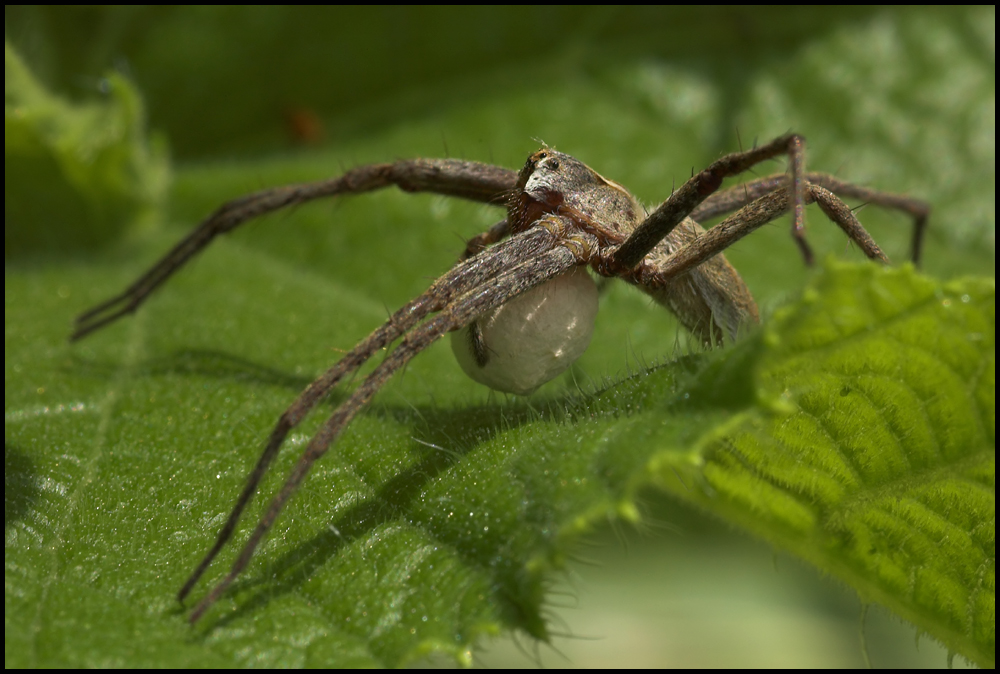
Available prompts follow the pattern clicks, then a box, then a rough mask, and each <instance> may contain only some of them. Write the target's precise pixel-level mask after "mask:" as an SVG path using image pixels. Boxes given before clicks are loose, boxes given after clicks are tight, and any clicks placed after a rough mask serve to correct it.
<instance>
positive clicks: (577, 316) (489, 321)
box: [451, 267, 597, 395]
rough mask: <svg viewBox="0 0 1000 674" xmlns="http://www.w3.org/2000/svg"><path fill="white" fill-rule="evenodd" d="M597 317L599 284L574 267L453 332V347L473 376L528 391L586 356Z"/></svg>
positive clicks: (501, 388) (483, 381)
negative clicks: (584, 354)
mask: <svg viewBox="0 0 1000 674" xmlns="http://www.w3.org/2000/svg"><path fill="white" fill-rule="evenodd" d="M596 316H597V286H596V284H595V283H594V280H593V279H592V278H591V277H590V274H589V273H588V272H587V270H586V269H585V268H584V267H576V268H575V269H573V270H572V271H569V272H567V273H565V274H563V275H562V276H558V277H556V278H554V279H552V280H551V281H549V282H548V283H545V284H543V285H540V286H538V287H536V288H532V289H531V290H529V291H527V292H525V293H523V294H521V295H518V296H517V297H515V298H514V299H512V300H510V301H509V302H507V303H506V304H504V305H502V306H500V307H498V308H496V309H494V310H493V311H491V312H488V313H486V314H484V315H482V316H479V317H478V318H477V319H476V321H475V324H474V325H475V326H476V327H475V328H473V327H472V326H471V325H467V326H465V327H464V328H462V329H461V330H458V331H456V332H453V333H451V348H452V351H453V352H454V353H455V358H456V360H458V364H459V365H460V366H461V367H462V370H464V371H465V373H466V374H467V375H469V376H470V377H471V378H472V379H474V380H475V381H477V382H479V383H480V384H484V385H486V386H489V387H490V388H491V389H494V390H497V391H503V392H504V393H516V394H518V395H528V394H529V393H532V392H534V391H535V390H536V389H537V388H538V387H539V386H541V385H542V384H544V383H546V382H548V381H551V380H552V379H554V378H555V377H557V376H559V375H560V374H562V373H563V372H565V371H566V369H567V368H569V366H570V365H572V364H573V363H574V362H575V361H576V359H577V358H579V357H580V356H582V355H583V352H584V351H586V350H587V346H589V345H590V337H591V335H592V334H593V332H594V319H595V317H596ZM476 333H478V334H476ZM476 342H478V344H477V343H476Z"/></svg>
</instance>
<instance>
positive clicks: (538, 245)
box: [179, 217, 593, 622]
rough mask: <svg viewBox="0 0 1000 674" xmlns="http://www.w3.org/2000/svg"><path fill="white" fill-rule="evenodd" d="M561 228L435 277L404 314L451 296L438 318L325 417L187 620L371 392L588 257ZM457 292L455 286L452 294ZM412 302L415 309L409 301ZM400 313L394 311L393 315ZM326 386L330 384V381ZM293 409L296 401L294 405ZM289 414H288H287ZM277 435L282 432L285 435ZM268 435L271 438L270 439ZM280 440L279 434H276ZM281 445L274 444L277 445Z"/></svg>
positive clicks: (243, 561) (357, 358)
mask: <svg viewBox="0 0 1000 674" xmlns="http://www.w3.org/2000/svg"><path fill="white" fill-rule="evenodd" d="M567 229H571V228H568V226H567V223H566V221H565V219H562V218H558V217H549V218H546V219H545V220H544V221H540V222H539V223H537V224H536V225H535V226H533V227H532V228H531V229H530V230H528V231H526V232H522V233H521V234H520V235H518V236H515V237H513V238H512V239H510V240H508V241H506V242H504V243H503V244H501V245H500V246H497V247H495V248H494V249H491V250H490V251H487V252H486V254H485V255H483V256H482V257H480V258H476V259H474V260H469V261H468V262H467V263H462V264H460V265H459V266H458V267H456V269H455V270H452V272H451V273H449V274H447V275H446V276H445V277H443V278H442V279H440V280H439V281H438V282H437V283H435V286H434V287H432V289H431V290H430V291H428V293H425V295H424V296H421V298H418V299H417V300H415V303H418V304H421V309H420V310H419V311H410V312H405V311H404V313H409V314H410V315H414V314H419V316H417V317H416V318H415V319H414V322H417V321H419V320H422V319H424V318H425V317H426V316H427V314H428V313H430V312H431V311H433V310H435V309H433V308H431V306H432V305H430V304H428V303H426V302H425V303H421V299H422V298H424V297H426V296H435V297H438V298H440V297H441V294H442V292H443V289H444V288H448V289H450V290H451V291H453V292H451V294H450V298H451V300H450V301H448V302H447V304H446V305H445V306H444V307H437V308H440V311H439V312H438V313H437V315H435V316H433V317H431V318H428V319H427V320H426V321H424V322H423V323H421V324H419V325H416V327H414V328H413V329H412V330H409V331H408V332H406V334H405V335H404V336H403V339H402V342H401V343H400V344H399V346H398V347H396V349H394V350H393V351H392V352H391V353H390V354H389V355H388V356H386V358H385V360H383V361H382V363H380V364H379V365H378V367H376V368H375V370H374V371H373V372H372V373H371V374H370V375H369V376H368V377H367V378H366V379H365V380H364V381H363V382H362V383H361V385H360V386H358V387H357V388H356V389H355V390H354V391H353V392H352V393H351V395H350V396H349V397H348V398H347V400H346V401H345V402H344V403H343V404H342V405H340V407H338V408H337V409H336V410H334V412H333V414H331V416H330V417H329V419H328V420H327V421H326V423H325V424H324V425H323V427H322V428H321V429H320V430H319V432H318V433H317V434H316V435H315V436H313V438H312V440H311V441H310V442H309V445H308V446H307V447H306V450H305V451H304V452H303V454H302V456H301V457H300V459H299V461H298V463H297V464H296V465H295V467H294V468H293V469H292V472H291V474H290V475H289V477H288V479H287V480H286V481H285V484H284V486H283V487H282V489H281V491H280V492H279V493H278V495H277V496H275V498H274V499H273V500H272V501H271V504H270V506H269V507H268V509H267V512H266V513H265V514H264V516H263V517H262V518H261V520H260V522H259V523H258V524H257V527H256V528H255V529H254V531H253V533H252V534H251V536H250V538H249V540H248V541H247V542H246V544H245V545H244V546H243V550H242V551H241V552H240V554H239V556H238V557H237V558H236V561H235V562H233V565H232V568H231V569H230V572H229V573H228V574H227V575H226V576H225V577H224V578H223V579H222V580H221V581H220V582H219V583H218V584H217V585H216V586H215V587H213V588H212V590H211V591H210V592H209V593H208V594H207V595H206V596H205V597H204V598H203V599H202V600H201V602H199V604H198V606H197V607H196V608H195V609H194V611H193V612H192V613H191V616H190V621H191V622H195V621H196V620H198V618H200V617H201V616H202V615H203V614H204V612H205V611H206V610H207V609H208V608H209V607H211V605H212V604H214V603H215V601H216V600H217V599H218V598H219V597H220V596H222V593H223V592H225V590H226V588H228V587H229V586H230V585H231V584H232V582H233V580H235V579H236V577H237V576H238V575H239V574H240V573H241V572H242V571H243V569H244V568H246V566H247V564H249V563H250V560H251V558H252V557H253V554H254V551H255V550H256V549H257V546H258V545H260V542H261V541H262V540H263V539H264V536H265V535H266V534H267V532H268V531H269V530H270V528H271V526H272V525H273V524H274V522H275V520H276V519H277V517H278V515H279V514H280V513H281V510H282V509H283V508H284V506H285V504H286V503H287V502H288V500H289V499H290V498H291V497H292V495H293V494H294V493H295V492H296V491H297V490H298V488H299V485H300V484H301V483H302V481H303V480H304V479H305V478H306V476H307V475H308V473H309V471H310V470H311V469H312V466H313V464H314V463H315V462H316V461H317V460H318V459H319V458H320V457H321V456H323V455H324V454H325V453H326V452H327V450H328V449H329V448H330V445H331V444H332V443H333V442H334V441H335V440H336V438H337V436H338V435H339V434H340V433H341V432H342V431H343V430H344V428H346V426H347V425H348V424H349V423H350V422H351V420H352V419H353V418H354V416H355V415H357V413H358V412H359V411H360V410H361V409H362V408H364V406H365V405H367V404H368V403H369V402H370V401H371V399H372V397H374V395H375V393H376V392H378V390H379V389H380V388H381V387H382V386H383V385H384V384H385V383H386V381H388V380H389V378H390V377H392V376H393V374H395V373H396V372H397V371H398V370H399V369H400V368H402V367H403V366H404V365H405V364H406V363H407V362H409V361H410V360H411V359H412V358H413V357H414V356H416V355H417V354H418V353H420V352H421V351H423V350H424V349H426V348H427V347H428V346H430V345H431V344H432V343H433V342H435V341H436V340H438V339H440V338H441V337H442V336H444V335H445V334H446V333H448V332H451V331H454V330H457V329H459V328H461V327H462V326H464V325H467V324H468V323H469V322H470V321H472V320H473V319H474V318H475V317H476V316H478V315H482V314H484V313H488V312H490V311H491V310H493V309H496V308H497V307H499V306H501V305H503V304H504V303H505V302H509V301H510V300H511V299H514V298H516V297H517V296H518V295H520V294H522V293H524V292H525V291H528V290H530V289H531V288H534V287H536V286H538V285H541V284H544V283H545V282H546V281H549V280H551V279H553V278H555V277H558V276H559V275H561V274H563V273H565V272H567V271H568V270H570V269H572V268H573V267H574V266H577V265H579V264H581V263H582V262H584V261H585V260H586V259H587V258H588V257H589V254H590V250H589V249H591V248H593V246H592V245H591V243H590V242H589V241H586V240H582V239H585V237H573V236H572V235H570V236H569V237H567V236H566V235H565V233H566V232H567ZM479 267H489V268H491V269H494V270H495V271H493V272H492V273H484V274H480V273H479V271H480V270H478V269H477V268H479ZM467 270H471V272H470V274H469V275H468V276H470V277H473V276H474V277H475V278H476V281H475V282H472V283H464V282H462V281H460V280H459V278H457V277H456V272H459V274H458V276H466V274H464V272H465V271H467ZM457 288H461V290H458V289H457ZM411 304H414V303H411ZM398 315H400V314H399V312H397V316H398ZM385 331H389V332H390V333H396V334H398V332H399V330H398V327H397V326H394V325H393V320H392V319H390V321H389V322H388V323H386V324H385V325H384V326H382V328H379V329H378V330H376V331H375V332H374V333H372V335H371V336H369V338H368V339H367V340H365V341H363V342H362V343H361V344H359V345H358V347H356V348H355V349H354V351H352V352H351V353H350V354H348V356H345V358H344V360H348V361H349V363H350V364H351V368H350V371H353V370H356V369H357V367H358V366H359V365H360V364H361V363H363V362H364V361H366V360H367V359H368V358H369V357H371V355H373V353H374V351H375V350H374V349H373V348H372V345H373V344H375V343H379V342H381V341H382V339H383V337H382V336H380V335H382V333H384V332H385ZM331 372H337V373H338V374H339V375H340V376H343V375H344V374H346V373H347V370H346V369H345V368H342V367H341V366H340V364H338V365H337V366H334V368H332V369H331V371H330V372H328V373H327V374H326V375H324V376H322V377H320V378H319V379H317V380H316V382H314V383H313V385H311V386H310V387H309V389H307V391H306V392H305V393H303V396H301V397H300V400H299V401H296V403H295V404H294V405H293V408H295V409H296V412H297V413H300V414H304V412H306V411H308V409H298V408H299V407H302V408H305V407H309V408H311V407H312V406H315V404H316V402H318V397H316V396H311V397H309V398H308V401H307V403H308V404H305V402H303V401H304V399H305V398H306V397H307V394H309V393H310V390H313V389H315V390H319V389H321V388H325V389H326V390H329V386H331V385H332V384H331V381H333V378H332V377H331V376H330V373H331ZM333 383H336V382H335V381H333ZM300 403H302V404H301V405H300ZM289 411H290V412H291V411H292V410H291V409H290V410H289ZM281 427H282V424H280V423H279V427H278V428H277V429H276V431H275V432H276V433H278V432H279V431H281ZM283 432H287V429H286V430H284V431H283ZM272 437H273V436H272ZM282 437H283V435H282ZM279 444H280V442H279ZM276 452H277V446H275V447H274V448H273V449H272V448H270V447H269V448H268V449H266V450H265V452H264V455H262V457H261V459H260V462H259V463H258V468H257V469H255V470H254V472H253V473H251V476H250V478H249V479H248V482H247V486H246V488H245V489H244V492H243V494H242V495H241V496H240V499H239V500H238V501H237V504H236V506H235V508H234V509H233V512H232V514H231V515H230V522H229V523H227V525H226V526H225V527H224V528H223V531H222V533H220V536H219V540H218V542H217V544H216V545H215V546H214V547H213V548H212V550H211V551H210V552H209V554H208V555H207V556H206V558H205V559H204V560H203V562H202V563H201V564H200V565H199V566H198V568H197V569H196V570H195V572H194V573H193V574H192V576H191V578H190V579H189V580H188V582H187V583H185V585H184V587H183V588H182V590H181V592H180V596H179V598H180V599H183V598H184V596H185V595H186V594H187V593H188V592H189V591H190V590H191V588H192V587H193V586H194V584H195V583H196V582H197V580H198V579H199V577H200V576H201V575H202V573H203V572H204V571H205V569H206V568H207V567H208V565H209V563H211V561H212V560H213V559H214V557H215V556H216V554H217V553H218V552H219V550H220V549H221V547H222V545H223V544H224V543H225V542H226V540H228V538H229V536H231V534H232V531H233V528H234V527H235V524H236V522H237V521H238V520H239V517H240V515H241V513H242V511H243V509H244V508H245V506H246V504H247V502H248V501H249V499H250V496H252V495H253V493H254V492H255V491H256V487H257V484H258V483H259V480H260V477H261V476H262V474H263V471H264V469H266V467H267V464H268V463H270V460H271V458H273V454H274V453H276ZM269 453H271V456H270V457H268V454H269Z"/></svg>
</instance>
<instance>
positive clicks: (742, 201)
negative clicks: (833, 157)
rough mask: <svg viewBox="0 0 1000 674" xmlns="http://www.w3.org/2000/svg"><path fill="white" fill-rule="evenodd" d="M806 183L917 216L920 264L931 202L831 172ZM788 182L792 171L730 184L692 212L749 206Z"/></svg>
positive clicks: (915, 250) (700, 215)
mask: <svg viewBox="0 0 1000 674" xmlns="http://www.w3.org/2000/svg"><path fill="white" fill-rule="evenodd" d="M806 183H808V184H811V185H819V186H820V187H823V188H826V189H827V190H829V191H831V192H833V193H834V194H836V195H837V196H838V197H848V198H850V199H861V200H862V201H864V202H865V203H868V204H873V205H875V206H879V207H881V208H887V209H892V210H898V211H902V212H904V213H906V214H907V215H909V216H910V217H912V218H913V233H912V239H911V243H910V259H911V260H912V261H913V263H914V264H915V265H917V266H919V265H920V257H921V252H922V250H923V238H924V233H925V231H926V228H927V220H928V218H929V216H930V206H928V205H927V204H926V203H925V202H923V201H921V200H919V199H914V198H913V197H910V196H907V195H905V194H894V193H892V192H885V191H882V190H876V189H872V188H870V187H863V186H861V185H855V184H852V183H849V182H846V181H844V180H841V179H840V178H837V177H835V176H832V175H830V174H829V173H812V172H810V173H806ZM787 184H788V175H787V174H785V173H775V174H773V175H769V176H766V177H763V178H757V179H755V180H750V181H747V182H745V183H741V184H739V185H736V186H734V187H729V188H727V189H725V190H721V191H719V192H716V193H715V194H713V195H711V196H710V197H708V198H707V199H705V201H703V202H702V203H701V204H700V205H699V206H698V207H697V208H695V209H694V211H692V212H691V219H692V220H695V221H697V222H702V221H704V220H710V219H711V218H714V217H718V216H720V215H725V214H726V213H731V212H732V211H735V210H736V209H738V208H741V207H743V206H745V205H746V204H748V203H750V202H751V201H753V200H754V199H757V198H760V197H761V196H763V195H765V194H767V193H768V192H773V191H774V190H776V189H778V188H780V187H784V186H785V185H787Z"/></svg>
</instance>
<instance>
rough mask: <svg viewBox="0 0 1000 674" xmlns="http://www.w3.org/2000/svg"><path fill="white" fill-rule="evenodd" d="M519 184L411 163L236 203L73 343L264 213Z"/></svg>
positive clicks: (507, 173) (484, 193)
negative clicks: (339, 199)
mask: <svg viewBox="0 0 1000 674" xmlns="http://www.w3.org/2000/svg"><path fill="white" fill-rule="evenodd" d="M516 181H517V172H516V171H511V170H509V169H504V168H500V167H497V166H491V165H489V164H480V163H478V162H469V161H460V160H457V159H409V160H402V161H397V162H394V163H392V164H370V165H368V166H359V167H358V168H355V169H352V170H350V171H348V172H347V173H345V174H344V175H342V176H340V177H338V178H332V179H329V180H321V181H318V182H313V183H304V184H300V185H286V186H284V187H276V188H273V189H268V190H263V191H261V192H256V193H254V194H250V195H247V196H243V197H240V198H238V199H233V200H232V201H229V202H227V203H225V204H223V205H222V206H221V207H220V208H219V209H218V210H217V211H216V212H215V213H213V214H212V215H211V216H209V217H208V219H206V220H205V221H203V222H202V223H201V224H200V225H198V227H196V228H195V229H194V231H192V232H191V233H190V234H188V235H187V236H186V237H185V238H184V239H182V240H181V241H180V242H179V243H178V244H177V245H176V246H174V248H173V249H172V250H171V251H170V252H169V253H167V254H166V255H165V256H163V258H161V259H160V260H159V261H158V262H157V263H156V264H154V265H153V266H152V267H151V268H150V269H149V270H148V271H147V272H146V273H145V274H143V275H142V276H140V277H139V279H138V280H136V281H135V283H133V284H132V285H131V286H129V287H128V288H127V289H126V290H125V291H124V292H123V293H121V294H120V295H116V296H115V297H112V298H111V299H109V300H107V301H106V302H103V303H101V304H98V305H97V306H95V307H93V308H92V309H90V310H88V311H86V312H84V313H82V314H81V315H80V316H78V317H77V319H76V323H75V329H74V331H73V334H72V335H71V336H70V341H76V340H78V339H80V338H82V337H85V336H86V335H89V334H90V333H91V332H94V331H95V330H97V329H99V328H102V327H104V326H105V325H107V324H109V323H112V322H113V321H115V320H117V319H119V318H121V317H122V316H124V315H125V314H130V313H133V312H134V311H135V310H136V309H137V308H138V307H139V306H140V305H141V304H142V303H143V302H144V301H145V300H146V298H147V297H149V295H150V294H151V293H152V292H153V291H154V290H156V288H158V287H159V286H160V285H161V284H163V283H164V282H165V281H166V280H167V279H169V278H170V277H171V276H172V275H173V274H174V272H176V271H177V270H178V269H180V268H181V267H182V266H183V265H184V264H185V263H186V262H187V261H188V260H190V259H191V258H192V257H194V256H195V255H196V254H198V253H199V252H200V251H201V250H202V249H203V248H205V247H206V246H207V245H208V244H209V243H211V242H212V240H213V239H214V238H215V237H216V236H218V235H219V234H224V233H225V232H229V231H231V230H233V229H235V228H236V227H239V226H240V225H242V224H243V223H244V222H247V221H248V220H251V219H253V218H256V217H257V216H260V215H264V214H265V213H270V212H272V211H276V210H278V209H281V208H285V207H287V206H292V205H295V204H301V203H305V202H307V201H311V200H313V199H319V198H321V197H329V196H335V195H338V194H360V193H362V192H370V191H372V190H377V189H381V188H383V187H388V186H390V185H396V186H398V187H399V188H400V189H402V190H404V191H407V192H434V193H436V194H444V195H448V196H455V197H462V198H465V199H471V200H473V201H481V202H484V203H492V204H495V205H503V203H504V200H505V198H506V195H507V194H508V193H509V192H510V191H511V190H512V189H513V188H514V186H515V184H516Z"/></svg>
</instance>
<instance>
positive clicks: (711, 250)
mask: <svg viewBox="0 0 1000 674" xmlns="http://www.w3.org/2000/svg"><path fill="white" fill-rule="evenodd" d="M814 201H815V202H817V203H818V204H819V206H820V208H821V209H823V212H824V213H825V214H826V215H827V217H829V218H830V219H831V220H833V221H834V222H835V223H836V224H837V225H838V226H839V227H840V228H841V229H843V230H844V231H845V232H846V233H847V235H848V236H849V237H851V240H853V241H854V242H855V243H857V244H858V246H860V247H861V249H862V250H863V251H864V252H865V254H866V255H867V256H868V257H870V258H872V259H876V260H882V261H883V262H887V261H888V260H887V259H886V257H885V255H884V254H883V253H882V251H881V250H880V249H879V247H878V245H877V244H876V243H875V241H874V240H873V239H872V237H871V236H870V235H869V234H868V232H867V231H865V228H864V227H863V226H862V225H861V223H860V222H858V219H857V217H855V215H854V212H853V211H852V210H851V209H850V208H849V207H848V206H847V204H845V203H844V202H843V201H841V200H840V199H839V198H838V197H837V196H836V195H835V194H833V193H832V192H831V191H829V190H827V189H826V188H824V187H820V186H818V185H808V184H807V186H806V193H805V203H807V204H808V203H812V202H814ZM791 205H792V204H791V199H790V198H789V196H788V188H787V187H782V188H780V189H778V190H776V191H773V192H769V193H767V194H764V195H763V196H761V197H759V198H757V199H755V200H754V201H752V202H750V203H749V204H747V205H746V206H744V207H743V208H741V209H740V210H739V211H737V212H736V213H734V214H733V215H731V216H729V217H728V218H726V219H725V220H723V221H722V222H720V223H719V224H717V225H715V226H714V227H712V228H711V229H709V230H707V231H705V232H704V233H703V234H702V235H701V236H699V237H697V238H696V239H694V240H693V241H691V242H690V243H688V244H687V245H685V246H683V247H681V248H679V249H678V250H676V251H675V252H674V253H672V254H671V255H669V256H668V257H666V258H665V259H663V260H662V261H659V262H658V263H656V264H654V263H651V262H648V261H643V262H642V263H641V264H640V265H639V266H638V267H636V268H635V269H634V270H633V272H632V273H627V274H625V275H624V276H623V278H625V280H627V281H629V282H631V283H634V284H636V285H639V286H642V287H643V288H647V289H649V288H654V289H655V288H657V287H663V286H664V285H665V284H666V283H667V282H668V281H669V280H671V279H673V278H676V277H677V276H679V275H681V274H684V273H685V272H687V271H689V270H691V269H694V268H695V267H698V266H699V265H700V264H702V263H703V262H705V261H706V260H708V259H709V258H711V257H713V256H715V255H717V254H719V253H720V252H722V251H723V250H725V249H726V248H728V247H729V246H731V245H733V244H734V243H735V242H737V241H739V240H740V239H742V238H743V237H744V236H746V235H747V234H750V233H751V232H753V231H754V230H755V229H757V228H759V227H761V226H762V225H765V224H767V223H768V222H771V221H772V220H774V219H775V218H777V217H779V216H781V215H783V214H785V213H786V212H788V210H789V208H790V207H791Z"/></svg>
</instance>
